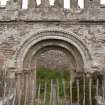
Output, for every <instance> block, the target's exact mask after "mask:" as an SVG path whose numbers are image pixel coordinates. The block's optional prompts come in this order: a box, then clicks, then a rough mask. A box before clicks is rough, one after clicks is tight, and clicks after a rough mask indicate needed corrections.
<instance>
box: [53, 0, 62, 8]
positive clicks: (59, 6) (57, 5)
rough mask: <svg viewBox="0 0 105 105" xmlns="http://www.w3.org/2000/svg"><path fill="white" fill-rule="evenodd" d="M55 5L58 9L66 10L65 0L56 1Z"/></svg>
mask: <svg viewBox="0 0 105 105" xmlns="http://www.w3.org/2000/svg"><path fill="white" fill-rule="evenodd" d="M54 5H55V7H56V8H57V7H58V8H64V0H55V2H54Z"/></svg>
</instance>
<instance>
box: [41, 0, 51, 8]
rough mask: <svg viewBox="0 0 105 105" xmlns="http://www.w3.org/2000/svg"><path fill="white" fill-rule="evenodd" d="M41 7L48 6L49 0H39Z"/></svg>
mask: <svg viewBox="0 0 105 105" xmlns="http://www.w3.org/2000/svg"><path fill="white" fill-rule="evenodd" d="M41 7H50V2H49V0H41Z"/></svg>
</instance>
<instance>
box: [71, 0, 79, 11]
mask: <svg viewBox="0 0 105 105" xmlns="http://www.w3.org/2000/svg"><path fill="white" fill-rule="evenodd" d="M70 8H72V9H75V8H78V0H70Z"/></svg>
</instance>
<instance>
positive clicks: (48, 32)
mask: <svg viewBox="0 0 105 105" xmlns="http://www.w3.org/2000/svg"><path fill="white" fill-rule="evenodd" d="M51 46H52V47H57V48H63V50H64V51H67V52H69V53H70V54H71V55H72V56H73V57H74V59H75V62H76V71H81V70H85V67H89V66H90V67H89V68H91V64H90V62H91V63H92V58H91V55H90V53H89V50H88V48H87V47H86V45H85V44H84V43H83V41H82V40H81V39H80V38H79V37H78V36H77V35H75V34H74V33H72V32H66V31H64V30H60V29H44V30H41V31H39V32H36V33H35V34H33V35H30V36H29V37H27V39H25V40H24V42H23V43H22V46H21V47H20V49H19V51H18V52H17V56H16V67H17V69H18V70H23V69H24V68H29V69H30V70H31V69H32V67H31V63H32V58H33V57H34V58H35V55H36V54H37V53H38V52H39V51H40V50H41V49H43V48H45V47H51ZM88 64H90V65H88Z"/></svg>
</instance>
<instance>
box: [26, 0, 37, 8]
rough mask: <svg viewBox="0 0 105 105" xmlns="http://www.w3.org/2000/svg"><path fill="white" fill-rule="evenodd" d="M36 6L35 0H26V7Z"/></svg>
mask: <svg viewBox="0 0 105 105" xmlns="http://www.w3.org/2000/svg"><path fill="white" fill-rule="evenodd" d="M35 7H37V3H36V0H28V8H35Z"/></svg>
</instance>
